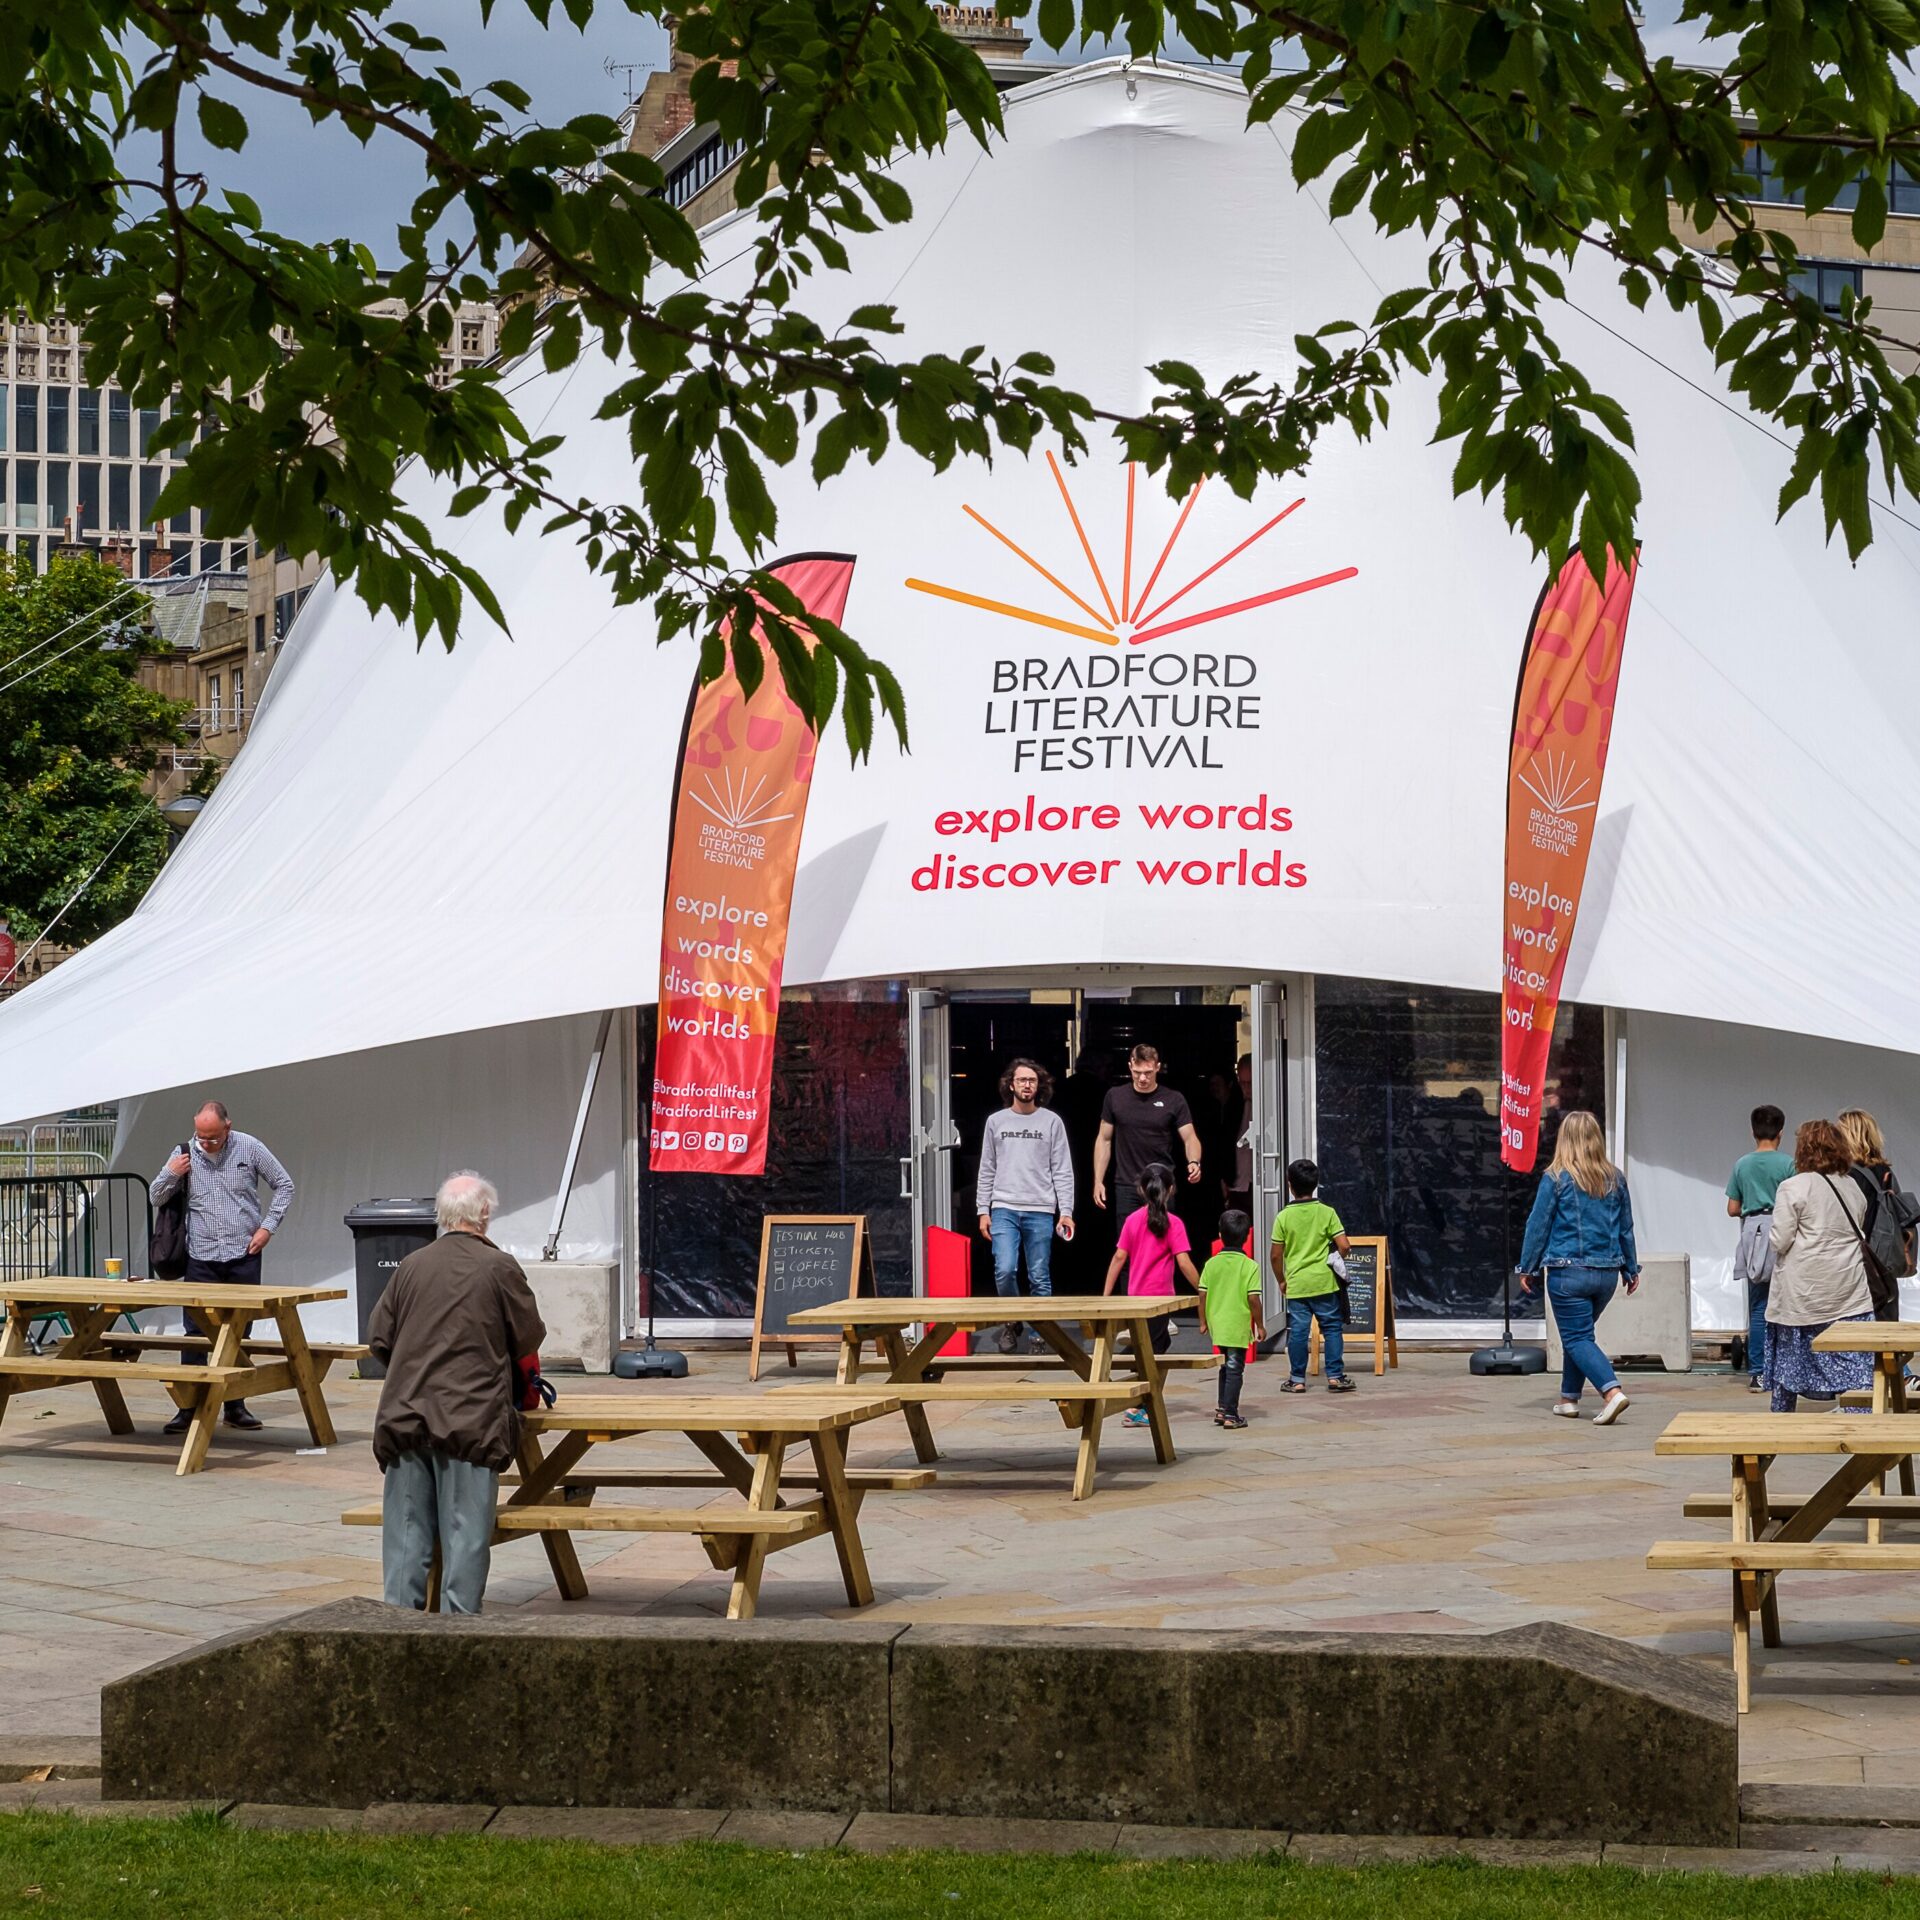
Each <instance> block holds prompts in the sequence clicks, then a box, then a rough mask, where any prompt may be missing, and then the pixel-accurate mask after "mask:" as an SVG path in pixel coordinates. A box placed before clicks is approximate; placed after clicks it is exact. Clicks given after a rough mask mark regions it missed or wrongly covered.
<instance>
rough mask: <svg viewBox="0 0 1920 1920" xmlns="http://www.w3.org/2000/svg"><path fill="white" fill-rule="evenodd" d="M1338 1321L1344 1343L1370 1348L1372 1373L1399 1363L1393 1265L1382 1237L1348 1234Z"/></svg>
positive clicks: (1316, 1357) (1316, 1332) (1316, 1359)
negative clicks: (1344, 1279) (1394, 1312)
mask: <svg viewBox="0 0 1920 1920" xmlns="http://www.w3.org/2000/svg"><path fill="white" fill-rule="evenodd" d="M1340 1319H1341V1323H1342V1332H1343V1334H1344V1335H1345V1341H1346V1344H1347V1345H1348V1346H1349V1347H1353V1346H1371V1347H1372V1349H1373V1370H1374V1372H1375V1373H1385V1372H1386V1370H1387V1368H1388V1367H1389V1366H1395V1367H1397V1366H1398V1365H1399V1364H1400V1336H1399V1332H1398V1329H1397V1328H1396V1327H1395V1325H1394V1315H1393V1262H1392V1260H1391V1258H1390V1257H1389V1255H1388V1253H1387V1242H1386V1238H1385V1236H1384V1235H1373V1234H1352V1235H1349V1237H1348V1240H1347V1278H1346V1284H1345V1285H1344V1286H1342V1287H1341V1289H1340ZM1308 1370H1309V1371H1310V1372H1313V1373H1318V1372H1319V1371H1320V1323H1319V1322H1318V1321H1317V1320H1316V1321H1315V1322H1314V1324H1313V1360H1312V1364H1311V1366H1310V1367H1309V1369H1308Z"/></svg>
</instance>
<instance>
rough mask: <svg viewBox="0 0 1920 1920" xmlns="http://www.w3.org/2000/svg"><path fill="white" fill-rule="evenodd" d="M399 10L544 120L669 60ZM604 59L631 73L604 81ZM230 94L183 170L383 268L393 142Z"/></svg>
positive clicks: (468, 73) (464, 12)
mask: <svg viewBox="0 0 1920 1920" xmlns="http://www.w3.org/2000/svg"><path fill="white" fill-rule="evenodd" d="M397 11H398V13H399V15H400V17H402V18H405V19H407V20H409V21H411V22H412V23H413V24H414V25H415V26H418V27H420V28H422V29H423V30H424V31H427V32H430V33H434V34H437V35H438V36H439V37H440V38H441V39H442V40H444V41H445V42H446V43H447V52H446V54H445V55H444V56H443V58H444V60H445V62H446V63H447V64H449V65H451V66H452V67H454V68H455V69H456V70H457V71H458V72H459V74H460V75H461V77H462V79H464V80H465V81H466V82H467V84H468V85H469V86H470V87H477V86H480V85H482V84H483V83H485V82H486V81H489V80H494V79H502V78H505V79H511V80H513V81H516V82H517V83H518V84H519V85H520V86H522V87H524V88H525V89H526V90H527V92H528V93H529V94H531V95H532V97H533V107H532V111H533V113H534V115H535V116H537V117H538V118H539V119H541V120H544V121H549V122H551V121H558V120H565V119H567V118H569V117H570V116H572V115H574V114H578V113H606V114H617V113H618V112H619V111H620V110H621V109H622V108H623V107H624V106H625V105H626V104H627V102H628V100H629V99H630V98H631V97H632V95H633V94H634V93H635V92H637V91H638V90H639V88H640V87H641V86H642V85H644V83H645V80H646V75H647V73H648V72H649V71H652V70H654V69H656V68H659V67H662V66H664V65H665V64H666V58H667V40H666V34H665V32H664V30H663V29H661V28H660V27H659V26H657V25H656V24H654V23H653V22H652V21H648V20H639V19H636V18H634V17H633V16H632V15H631V14H629V13H628V12H627V11H626V9H625V7H624V6H623V5H622V4H621V3H620V0H600V5H599V6H598V7H597V8H596V10H595V13H594V17H593V19H592V21H591V22H590V24H589V25H588V27H587V30H586V31H585V32H584V33H582V32H580V31H578V30H576V29H575V28H574V27H573V26H572V25H571V24H570V23H569V22H568V21H567V19H566V17H565V14H564V12H563V10H562V9H561V8H560V7H559V6H556V7H555V8H554V9H553V24H552V25H551V26H550V27H541V26H539V25H538V24H537V23H536V22H535V21H534V20H533V19H532V17H531V16H530V15H529V14H528V13H527V11H526V9H525V7H524V6H523V5H522V4H520V0H500V3H499V4H498V5H497V6H496V8H495V12H494V17H493V20H492V23H491V24H490V25H487V26H484V27H483V26H482V25H481V24H480V8H479V4H478V0H403V4H402V5H401V6H400V7H399V8H398V9H397ZM1678 12H1679V0H1653V3H1652V4H1650V5H1648V6H1647V8H1646V21H1647V36H1648V39H1649V41H1650V43H1651V45H1652V48H1653V51H1654V52H1655V54H1656V55H1659V54H1672V55H1674V56H1675V57H1681V58H1684V57H1686V56H1687V55H1689V54H1690V53H1697V51H1698V47H1699V42H1698V40H1697V38H1696V37H1695V36H1694V34H1693V32H1692V29H1690V28H1687V29H1682V28H1680V27H1678V26H1677V25H1676V24H1675V17H1676V15H1677V14H1678ZM1032 57H1035V58H1041V57H1045V50H1044V49H1043V48H1040V47H1038V46H1036V48H1035V49H1034V54H1033V56H1032ZM1082 57H1085V56H1082ZM609 62H612V63H616V64H618V63H629V64H631V65H632V66H634V67H635V68H636V69H637V70H636V71H634V72H632V73H626V72H616V73H612V74H610V73H608V72H607V70H606V68H607V64H608V63H609ZM229 97H230V98H232V99H233V100H234V101H235V102H236V104H238V105H239V106H240V107H241V108H242V111H243V112H244V113H245V114H246V116H247V120H248V124H249V126H250V128H251V130H252V133H251V138H250V139H249V140H248V142H247V147H246V150H245V152H244V153H243V154H240V155H238V156H236V155H233V154H227V153H218V152H215V151H213V150H212V149H210V148H208V147H206V146H205V145H204V144H203V143H202V141H201V140H200V136H199V130H198V127H197V124H195V123H194V122H193V121H192V119H191V116H189V117H188V119H187V120H186V121H185V122H184V123H183V125H182V128H181V157H182V161H183V164H185V165H187V166H189V167H193V168H196V169H199V170H201V171H203V172H205V173H206V174H207V175H208V177H209V178H210V179H211V180H212V181H213V183H214V185H215V186H216V187H219V186H231V185H235V184H238V185H240V186H242V187H244V188H245V190H246V191H247V192H248V193H250V194H251V195H252V196H253V197H254V199H255V200H257V201H258V202H259V204H260V208H261V211H262V213H263V215H264V216H265V218H266V221H267V224H268V225H269V226H271V227H273V228H275V229H276V230H277V231H279V232H282V233H285V234H288V235H290V236H292V237H293V238H295V239H299V240H331V239H334V238H337V237H344V238H347V239H351V240H357V241H361V242H364V243H365V244H366V245H368V246H370V247H371V248H372V249H373V251H374V254H375V256H376V258H378V259H379V260H381V261H382V262H383V263H391V262H392V261H393V260H394V258H395V254H396V249H395V247H394V245H393V234H394V230H395V228H396V227H397V226H398V225H399V224H400V223H401V221H402V220H404V219H405V217H406V214H407V210H408V207H409V205H410V204H411V201H412V199H413V196H414V194H415V193H416V192H418V190H419V187H420V174H419V170H418V167H417V165H416V164H415V162H414V160H413V159H412V157H411V156H410V155H406V154H404V153H403V152H402V151H401V149H399V148H398V147H397V146H396V144H395V143H394V142H393V141H392V139H391V138H389V137H385V136H379V137H376V138H375V139H374V141H373V142H372V144H371V145H369V146H367V147H364V148H363V147H361V146H360V145H359V143H358V142H357V141H355V140H354V139H352V138H351V137H350V136H349V135H347V134H345V133H343V132H341V131H340V130H339V128H337V127H331V126H329V127H315V126H313V125H312V124H311V122H309V120H308V119H307V117H306V115H305V113H304V112H302V111H301V110H300V109H299V108H297V107H295V106H293V105H292V104H291V103H290V102H283V101H278V100H274V99H271V98H270V97H268V96H266V95H264V94H257V93H255V92H253V91H252V90H250V89H239V90H235V91H231V92H230V93H229Z"/></svg>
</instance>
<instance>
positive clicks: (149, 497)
mask: <svg viewBox="0 0 1920 1920" xmlns="http://www.w3.org/2000/svg"><path fill="white" fill-rule="evenodd" d="M159 498H160V469H159V468H158V467H142V468H141V469H140V524H141V526H143V527H150V526H152V525H153V508H154V502H155V501H157V500H158V499H159Z"/></svg>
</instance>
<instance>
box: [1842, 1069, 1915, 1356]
mask: <svg viewBox="0 0 1920 1920" xmlns="http://www.w3.org/2000/svg"><path fill="white" fill-rule="evenodd" d="M1837 1125H1838V1126H1839V1128H1840V1138H1841V1139H1842V1140H1844V1141H1845V1142H1846V1144H1847V1154H1848V1157H1849V1158H1850V1159H1851V1160H1852V1161H1853V1169H1852V1170H1853V1177H1854V1179H1855V1180H1856V1181H1858V1182H1859V1185H1860V1190H1861V1192H1862V1193H1864V1194H1865V1195H1866V1196H1867V1197H1868V1199H1870V1200H1871V1201H1872V1202H1873V1205H1872V1207H1871V1208H1869V1209H1868V1216H1867V1245H1868V1246H1869V1247H1870V1248H1871V1249H1872V1251H1873V1254H1874V1256H1875V1258H1876V1259H1877V1260H1878V1262H1879V1264H1880V1267H1881V1275H1880V1285H1879V1286H1878V1287H1876V1288H1874V1301H1873V1310H1874V1312H1875V1314H1876V1315H1877V1316H1878V1317H1879V1318H1880V1319H1882V1320H1898V1319H1899V1318H1900V1289H1899V1287H1898V1285H1897V1284H1892V1283H1896V1282H1898V1281H1899V1280H1900V1279H1902V1278H1903V1277H1904V1276H1905V1275H1907V1274H1910V1273H1911V1272H1912V1271H1913V1232H1912V1229H1911V1228H1909V1227H1908V1226H1907V1225H1906V1223H1905V1221H1904V1219H1903V1217H1902V1213H1901V1195H1900V1182H1899V1181H1898V1179H1896V1178H1895V1177H1894V1171H1893V1169H1892V1168H1891V1167H1890V1166H1888V1165H1887V1143H1886V1139H1885V1137H1884V1136H1883V1135H1882V1133H1881V1131H1880V1122H1879V1121H1878V1120H1876V1119H1875V1118H1874V1117H1873V1115H1872V1114H1870V1113H1868V1112H1867V1111H1866V1110H1865V1109H1864V1108H1862V1107H1849V1108H1848V1109H1847V1110H1846V1112H1845V1113H1843V1114H1842V1115H1841V1116H1840V1118H1839V1121H1838V1122H1837ZM1873 1278H1874V1276H1873V1275H1872V1274H1871V1273H1870V1274H1869V1275H1868V1280H1869V1282H1871V1281H1872V1280H1873Z"/></svg>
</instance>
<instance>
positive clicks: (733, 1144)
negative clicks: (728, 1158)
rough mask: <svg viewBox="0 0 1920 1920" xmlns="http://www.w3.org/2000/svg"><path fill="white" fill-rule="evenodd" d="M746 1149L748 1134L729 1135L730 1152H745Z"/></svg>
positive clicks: (728, 1147)
mask: <svg viewBox="0 0 1920 1920" xmlns="http://www.w3.org/2000/svg"><path fill="white" fill-rule="evenodd" d="M746 1150H747V1136H746V1135H745V1134H744V1133H730V1134H728V1135H727V1151H728V1152H729V1153H745V1152H746Z"/></svg>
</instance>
